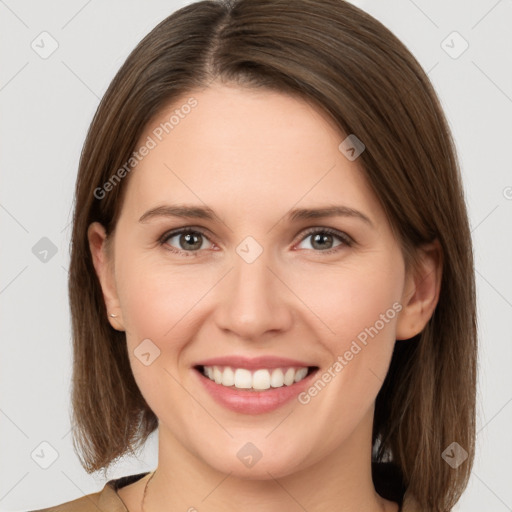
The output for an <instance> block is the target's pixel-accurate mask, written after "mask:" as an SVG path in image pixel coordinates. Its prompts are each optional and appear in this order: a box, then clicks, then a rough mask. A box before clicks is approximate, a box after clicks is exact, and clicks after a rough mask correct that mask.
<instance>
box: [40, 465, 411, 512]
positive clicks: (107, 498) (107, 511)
mask: <svg viewBox="0 0 512 512" xmlns="http://www.w3.org/2000/svg"><path fill="white" fill-rule="evenodd" d="M151 474H152V473H147V474H146V475H144V474H142V475H141V478H137V479H134V480H133V481H132V482H130V483H133V482H136V481H137V480H148V479H149V478H150V477H151ZM118 483H119V479H115V480H109V481H108V482H107V483H106V484H105V486H104V487H103V489H102V490H101V491H98V492H95V493H93V494H88V495H87V496H82V497H81V498H77V499H76V500H73V501H68V502H67V503H62V504H60V505H56V506H53V507H49V508H45V509H40V510H32V511H30V512H98V510H101V512H129V511H128V509H127V508H126V507H125V505H124V503H123V501H122V500H121V498H120V496H119V494H117V488H119V487H123V486H122V485H121V486H119V485H118ZM126 485H128V484H126ZM399 512H420V509H419V508H418V505H417V503H416V501H415V500H414V498H413V497H412V496H409V495H408V493H407V492H406V493H405V495H404V502H403V504H402V507H401V508H400V511H399Z"/></svg>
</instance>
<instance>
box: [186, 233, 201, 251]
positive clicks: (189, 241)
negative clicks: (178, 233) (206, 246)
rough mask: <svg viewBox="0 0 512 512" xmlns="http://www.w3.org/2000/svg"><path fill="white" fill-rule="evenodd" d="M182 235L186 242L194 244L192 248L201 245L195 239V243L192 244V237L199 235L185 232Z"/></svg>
mask: <svg viewBox="0 0 512 512" xmlns="http://www.w3.org/2000/svg"><path fill="white" fill-rule="evenodd" d="M182 236H183V237H184V239H185V242H186V243H187V244H189V245H190V244H191V245H193V246H195V247H193V248H194V249H198V248H199V247H201V242H197V241H196V243H195V244H194V242H192V241H191V240H192V239H193V238H196V239H198V238H199V237H198V236H197V235H193V234H186V235H182Z"/></svg>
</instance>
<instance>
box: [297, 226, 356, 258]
mask: <svg viewBox="0 0 512 512" xmlns="http://www.w3.org/2000/svg"><path fill="white" fill-rule="evenodd" d="M308 238H311V242H310V246H311V247H310V248H311V249H313V250H315V249H318V250H317V251H316V252H323V253H325V254H331V253H333V252H337V251H338V250H341V248H342V247H343V246H344V245H346V246H348V247H350V246H351V245H352V244H353V240H352V238H351V237H349V236H348V235H347V234H346V233H343V232H341V231H337V230H335V229H331V228H312V229H310V230H308V231H307V232H306V236H305V237H303V238H302V240H303V241H304V240H307V239H308ZM335 238H337V239H338V240H339V241H340V243H339V244H338V245H334V246H333V239H335ZM340 246H341V247H340ZM306 248H307V247H306Z"/></svg>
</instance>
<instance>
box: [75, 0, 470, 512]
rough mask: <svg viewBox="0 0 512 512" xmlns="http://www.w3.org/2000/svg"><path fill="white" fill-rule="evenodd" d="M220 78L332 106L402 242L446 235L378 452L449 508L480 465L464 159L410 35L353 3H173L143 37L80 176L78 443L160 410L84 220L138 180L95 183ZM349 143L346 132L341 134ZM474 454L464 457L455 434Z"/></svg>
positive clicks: (387, 408) (406, 346) (116, 437)
mask: <svg viewBox="0 0 512 512" xmlns="http://www.w3.org/2000/svg"><path fill="white" fill-rule="evenodd" d="M213 80H219V81H224V82H226V83H233V84H237V85H240V86H246V87H263V88H268V89H272V90H275V91H281V92H283V93H288V94H292V95H296V96H298V97H300V98H302V99H304V100H306V101H308V102H311V103H313V104H315V105H316V106H317V107H319V108H321V109H322V110H323V111H325V112H326V113H327V114H328V115H329V116H330V117H331V118H332V119H333V120H334V122H335V123H336V125H337V126H338V127H339V130H340V132H341V133H344V134H352V133H353V134H356V136H357V137H358V138H359V139H360V140H362V141H363V142H364V144H365V145H366V150H365V151H364V152H363V153H362V154H361V156H360V157H359V160H358V162H360V164H361V166H362V167H363V168H364V172H365V173H366V176H367V179H368V182H369V183H370V185H371V187H372V188H373V190H374V191H375V194H376V195H377V197H378V198H379V200H380V202H381V204H382V206H383V208H384V210H385V212H386V215H387V217H388V219H389V222H390V224H391V226H392V228H393V230H394V231H395V233H396V234H397V237H398V239H399V241H400V243H401V245H402V248H403V253H404V257H405V258H406V261H407V262H408V261H409V258H412V260H414V253H415V251H414V249H415V248H417V247H419V246H420V245H421V244H423V243H427V242H431V241H433V240H435V239H437V240H438V241H439V243H440V246H441V248H442V252H443V273H442V283H441V293H440V297H439V302H438V304H437V307H436V309H435V311H434V314H433V316H432V317H431V319H430V320H429V322H428V324H427V325H426V327H425V329H424V330H423V332H421V333H420V334H419V335H417V336H416V337H414V338H412V339H410V340H405V341H404V340H402V341H397V342H396V344H395V351H394V354H393V359H392V362H391V366H390V369H389V373H388V375H387V377H386V380H385V382H384V384H383V386H382V389H381V391H380V392H379V395H378V397H377V402H376V409H375V418H374V431H373V443H374V459H375V460H387V459H391V460H392V461H393V462H394V463H395V464H396V465H397V466H398V467H399V468H400V470H401V472H402V473H403V478H404V482H405V484H406V485H407V487H408V490H409V491H410V492H411V493H412V494H413V495H414V497H415V498H416V499H417V501H418V503H419V504H420V506H421V507H422V509H425V510H432V511H447V510H450V508H451V507H452V506H453V505H454V504H455V503H456V502H457V501H458V499H459V497H460V495H461V494H462V492H463V490H464V489H465V487H466V485H467V482H468V478H469V475H470V471H471V468H472V464H473V454H474V442H475V397H476V362H477V354H476V348H477V333H476V304H475V282H474V269H473V254H472V245H471V237H470V230H469V226H468V218H467V212H466V206H465V202H464V196H463V189H462V185H461V179H460V171H459V164H458V161H457V156H456V151H455V146H454V143H453V140H452V136H451V133H450V130H449V127H448V124H447V121H446V119H445V116H444V114H443V111H442V108H441V106H440V103H439V100H438V98H437V96H436V93H435V91H434V89H433V87H432V85H431V83H430V81H429V79H428V77H427V76H426V74H425V72H424V71H423V70H422V68H421V67H420V65H419V64H418V62H417V61H416V60H415V58H414V57H413V56H412V55H411V53H410V52H409V51H408V50H407V48H406V47H405V46H404V45H403V44H402V43H401V42H400V41H399V40H398V39H397V38H396V37H395V36H394V35H393V34H392V33H391V32H390V31H389V30H388V29H387V28H386V27H384V26H383V25H382V24H381V23H380V22H379V21H377V20H375V19H374V18H372V17H371V16H370V15H368V14H366V13H365V12H363V11H362V10H360V9H358V8H356V7H354V6H353V5H351V4H349V3H347V2H345V1H343V0H293V1H290V0H274V1H270V0H240V1H235V2H230V3H228V2H220V1H218V2H217V1H201V2H196V3H193V4H191V5H188V6H186V7H183V8H181V9H180V10H178V11H176V12H175V13H173V14H172V15H171V16H169V17H168V18H166V19H165V20H163V21H162V22H161V23H160V24H159V25H158V26H156V27H155V28H154V29H153V30H152V31H151V32H150V33H149V34H148V35H147V36H146V37H145V38H144V39H143V40H142V41H141V42H140V43H139V45H138V46H137V47H136V48H135V49H134V50H133V52H132V53H131V54H130V56H129V57H128V58H127V60H126V62H125V63H124V64H123V66H122V67H121V69H120V70H119V72H118V73H117V75H116V76H115V78H114V79H113V81H112V83H111V84H110V87H109V88H108V90H107V92H106V93H105V95H104V97H103V99H102V101H101V102H100V105H99V107H98V109H97V112H96V114H95V116H94V119H93V121H92V124H91V127H90V129H89V132H88V134H87V139H86V141H85V145H84V148H83V151H82V155H81V160H80V166H79V172H78V178H77V183H76V196H75V211H74V224H73V233H72V245H71V266H70V274H69V294H70V303H71V313H72V330H73V347H74V363H73V364H74V366H73V386H72V407H73V423H74V431H73V436H74V437H73V441H74V443H75V449H76V450H77V453H78V454H79V457H80V458H81V462H82V465H83V466H84V468H85V469H86V470H87V471H88V472H93V471H96V470H99V469H101V468H106V467H107V466H109V465H110V464H111V463H112V462H113V461H114V460H115V459H117V458H118V457H120V456H122V455H124V454H126V453H127V452H131V453H133V451H134V449H137V448H139V447H142V445H143V444H144V442H145V441H146V439H147V437H148V435H149V434H150V433H151V432H153V431H154V430H155V429H156V428H157V426H158V419H157V418H156V416H155V415H154V413H153V412H152V411H151V409H150V408H149V406H148V405H147V403H146V402H145V400H144V398H143V397H142V395H141V393H140V391H139V389H138V387H137V385H136V382H135V380H134V378H133V375H132V372H131V368H130V363H129V359H128V354H127V348H126V339H125V334H124V333H122V332H118V331H116V330H114V329H113V328H112V327H111V326H110V324H109V322H108V320H107V312H106V310H105V303H104V300H103V295H102V291H101V287H100V284H99V281H98V279H97V277H96V273H95V270H94V267H93V263H92V258H91V253H90V250H89V246H88V240H87V228H88V226H89V225H90V224H91V223H92V222H94V221H98V222H101V223H102V224H103V225H104V226H105V228H106V230H107V233H108V234H111V233H112V232H113V230H114V228H115V225H116V221H117V219H118V216H119V213H120V209H121V207H122V192H123V190H124V189H125V188H126V183H127V181H128V179H129V177H128V176H127V177H126V178H124V179H122V180H120V181H119V183H117V184H116V186H114V187H111V190H109V192H108V193H105V194H104V197H102V198H101V199H98V198H97V194H95V193H94V191H95V190H98V188H99V187H100V188H101V187H102V186H103V184H105V183H106V182H108V181H109V179H111V177H112V175H113V174H114V173H115V172H116V170H117V169H119V168H121V167H122V166H123V165H124V163H125V162H127V161H128V160H129V158H130V156H131V155H132V152H133V151H134V149H136V148H135V145H136V143H137V141H138V140H139V137H140V136H141V133H142V132H143V130H144V128H145V127H146V126H147V124H148V122H149V121H150V120H151V119H152V118H153V117H154V116H155V115H156V114H158V113H159V112H160V111H161V109H162V108H164V107H166V106H168V105H169V104H170V103H172V102H175V101H177V99H178V98H182V97H184V95H185V94H189V93H190V92H191V91H194V90H198V89H201V88H204V87H207V86H208V84H209V83H211V82H212V81H213ZM340 140H341V139H340ZM454 441H456V442H457V443H459V444H460V445H461V446H462V447H463V448H464V449H465V450H466V451H467V452H468V454H469V457H468V459H467V460H466V461H465V462H464V463H463V464H462V465H461V466H459V467H458V468H457V469H452V468H451V467H450V466H449V465H448V464H447V463H446V462H445V461H444V460H443V458H442V457H441V454H442V452H443V450H444V449H445V448H446V447H447V446H449V445H450V444H451V443H452V442H454Z"/></svg>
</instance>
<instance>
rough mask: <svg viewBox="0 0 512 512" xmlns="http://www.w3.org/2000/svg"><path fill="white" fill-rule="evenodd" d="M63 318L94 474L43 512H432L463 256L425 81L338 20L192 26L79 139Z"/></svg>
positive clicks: (472, 370)
mask: <svg viewBox="0 0 512 512" xmlns="http://www.w3.org/2000/svg"><path fill="white" fill-rule="evenodd" d="M69 292H70V301H71V309H72V319H73V340H74V354H75V359H74V375H73V414H74V422H75V430H74V441H75V445H76V447H77V451H78V453H79V456H80V458H81V462H82V464H83V466H84V468H85V469H86V470H87V471H88V472H94V471H97V470H100V469H104V470H105V469H106V468H107V467H108V466H109V465H110V464H111V463H112V462H114V461H115V460H117V459H118V458H119V457H121V456H122V455H124V454H127V453H134V451H135V450H136V449H137V448H140V447H141V446H143V444H144V441H145V440H146V439H147V437H148V435H149V434H150V433H152V432H153V431H154V430H156V428H157V427H159V428H158V436H159V460H158V467H157V468H156V469H155V470H154V471H152V472H150V473H142V474H138V475H130V476H127V477H124V478H121V479H116V480H110V481H109V482H107V484H106V485H105V487H104V488H103V489H102V490H101V491H100V492H98V493H94V494H90V495H88V496H84V497H81V498H78V499H77V500H74V501H72V502H68V503H65V504H61V505H59V506H56V507H51V508H49V509H45V510H46V511H50V510H52V511H68V510H73V511H80V512H82V511H89V510H91V511H92V510H97V509H100V510H103V511H115V512H118V511H119V512H120V511H123V512H126V511H129V512H138V511H146V512H149V511H151V512H159V511H163V510H189V511H194V510H198V511H203V510H208V511H220V510H222V511H230V510H241V509H243V510H246V511H256V510H258V511H259V510H265V511H277V510H287V511H299V510H301V511H303V510H307V511H308V512H316V511H349V510H350V511H352V510H365V511H366V512H373V511H386V512H388V511H389V512H391V511H393V512H395V511H397V510H401V511H402V512H410V511H416V510H421V511H436V512H437V511H448V510H450V509H451V508H452V507H453V505H454V504H455V503H456V502H457V501H458V499H459V497H460V495H461V494H462V492H463V490H464V489H465V487H466V484H467V481H468V478H469V474H470V471H471V466H472V461H473V453H474V437H475V421H474V415H475V386H476V342H477V340H476V325H475V323H476V320H475V319H476V312H475V284H474V270H473V256H472V245H471V238H470V232H469V228H468V219H467V212H466V207H465V203H464V198H463V192H462V185H461V181H460V173H459V168H458V162H457V157H456V152H455V149H454V145H453V142H452V138H451V134H450V131H449V128H448V125H447V122H446V119H445V117H444V114H443V112H442V109H441V107H440V104H439V102H438V99H437V96H436V94H435V92H434V90H433V88H432V86H431V84H430V82H429V80H428V78H427V76H426V75H425V73H424V72H423V70H422V69H421V67H420V66H419V64H418V63H417V61H416V60H415V59H414V57H413V56H412V55H411V54H410V52H409V51H408V50H407V49H406V48H405V47H404V45H403V44H402V43H401V42H400V41H399V40H398V39H397V38H396V37H395V36H394V35H393V34H391V33H390V31H389V30H387V29H386V28H385V27H384V26H383V25H382V24H381V23H379V22H378V21H377V20H375V19H373V18H372V17H371V16H369V15H368V14H366V13H364V12H363V11H361V10H359V9H358V8H356V7H354V6H352V5H351V4H348V3H345V2H344V1H342V0H293V1H289V0H287V1H260V0H240V1H238V2H231V3H228V2H213V1H204V2H197V3H194V4H191V5H189V6H187V7H184V8H182V9H180V10H179V11H177V12H175V13H174V14H173V15H172V16H170V17H168V18H167V19H166V20H164V21H163V22H161V23H160V24H159V25H158V26H157V27H156V28H155V29H154V30H152V31H151V33H150V34H148V35H147V36H146V37H145V38H144V40H143V41H142V42H141V43H140V44H139V45H138V46H137V48H136V49H135V50H134V51H133V52H132V54H131V55H130V56H129V57H128V59H127V61H126V62H125V64H124V65H123V66H122V68H121V70H120V71H119V72H118V74H117V75H116V77H115V78H114V80H113V81H112V84H111V85H110V87H109V89H108V91H107V92H106V94H105V96H104V98H103V100H102V101H101V103H100V106H99V108H98V111H97V113H96V116H95V118H94V120H93V122H92V125H91V128H90V131H89V133H88V136H87V140H86V142H85V146H84V149H83V153H82V158H81V162H80V168H79V173H78V180H77V185H76V197H75V216H74V225H73V238H72V253H71V266H70V280H69Z"/></svg>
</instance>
